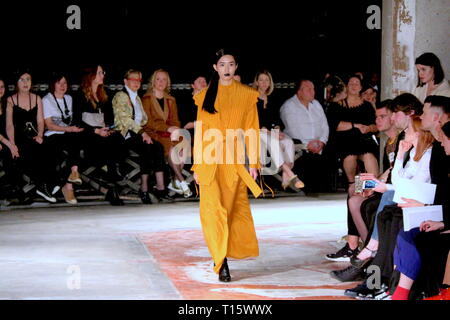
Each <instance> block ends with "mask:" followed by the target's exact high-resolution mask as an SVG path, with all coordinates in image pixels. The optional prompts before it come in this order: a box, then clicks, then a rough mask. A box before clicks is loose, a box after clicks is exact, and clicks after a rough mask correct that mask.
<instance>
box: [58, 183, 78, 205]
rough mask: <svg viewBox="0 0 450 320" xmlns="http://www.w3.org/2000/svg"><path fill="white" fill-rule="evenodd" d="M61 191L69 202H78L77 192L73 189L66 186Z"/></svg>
mask: <svg viewBox="0 0 450 320" xmlns="http://www.w3.org/2000/svg"><path fill="white" fill-rule="evenodd" d="M61 191H62V193H63V195H64V200H66V202H67V203H70V204H77V203H78V201H77V198H75V194H74V192H73V190H69V189H67V188H66V186H64V187H63V188H62V189H61Z"/></svg>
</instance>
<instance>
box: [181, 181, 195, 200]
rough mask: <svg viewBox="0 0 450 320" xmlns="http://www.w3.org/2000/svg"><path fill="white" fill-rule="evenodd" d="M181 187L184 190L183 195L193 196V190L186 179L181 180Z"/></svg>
mask: <svg viewBox="0 0 450 320" xmlns="http://www.w3.org/2000/svg"><path fill="white" fill-rule="evenodd" d="M180 187H181V190H183V196H184V197H185V198H189V197H190V196H192V191H191V189H190V188H189V185H188V184H187V182H186V181H181V183H180Z"/></svg>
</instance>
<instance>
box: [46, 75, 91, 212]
mask: <svg viewBox="0 0 450 320" xmlns="http://www.w3.org/2000/svg"><path fill="white" fill-rule="evenodd" d="M67 88H68V85H67V77H66V76H65V75H64V74H62V73H54V74H53V76H52V79H51V81H50V92H49V93H48V94H47V95H46V96H45V97H43V98H42V107H43V112H44V120H45V125H46V127H47V129H48V130H47V131H46V132H45V146H46V150H47V152H48V154H49V155H51V157H52V158H54V159H61V160H62V159H65V160H66V161H67V163H66V166H65V168H66V169H64V170H63V169H62V170H61V174H60V177H61V178H60V179H61V181H62V184H63V185H64V186H63V187H62V188H61V191H62V193H63V195H64V199H65V201H66V202H67V203H70V204H76V203H77V199H76V197H75V193H74V189H73V184H77V185H80V184H81V183H82V181H81V178H80V175H79V173H78V166H79V165H80V163H81V158H80V151H81V149H82V139H81V134H80V133H81V132H82V131H83V129H82V128H80V127H77V126H75V125H73V102H72V97H71V96H70V95H68V94H66V92H67ZM63 151H66V152H67V156H65V155H64V154H63ZM59 162H61V161H59Z"/></svg>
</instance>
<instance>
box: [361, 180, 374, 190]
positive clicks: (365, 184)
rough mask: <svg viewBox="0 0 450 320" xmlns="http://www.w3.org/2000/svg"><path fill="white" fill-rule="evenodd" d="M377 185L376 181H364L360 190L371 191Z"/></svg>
mask: <svg viewBox="0 0 450 320" xmlns="http://www.w3.org/2000/svg"><path fill="white" fill-rule="evenodd" d="M377 184H378V183H377V182H376V181H374V180H365V181H364V182H363V186H362V188H363V189H373V188H375V187H376V186H377Z"/></svg>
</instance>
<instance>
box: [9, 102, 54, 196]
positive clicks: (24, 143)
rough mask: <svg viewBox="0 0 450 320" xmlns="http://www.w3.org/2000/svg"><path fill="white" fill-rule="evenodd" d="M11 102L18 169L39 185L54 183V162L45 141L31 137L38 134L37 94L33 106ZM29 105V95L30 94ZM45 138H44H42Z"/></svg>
mask: <svg viewBox="0 0 450 320" xmlns="http://www.w3.org/2000/svg"><path fill="white" fill-rule="evenodd" d="M11 100H12V102H13V122H14V140H15V141H14V142H15V144H16V146H17V148H18V149H19V154H20V157H19V158H17V159H16V161H15V162H16V163H17V165H18V166H19V168H20V169H19V170H20V171H23V172H25V173H26V174H27V175H28V176H29V177H30V178H31V179H32V180H33V182H35V183H36V184H37V185H38V186H39V187H40V186H42V185H43V184H47V185H49V186H50V185H54V184H56V180H55V179H54V177H53V176H54V172H55V171H56V162H55V159H53V157H51V156H50V155H49V153H48V150H47V149H46V145H45V143H42V144H39V143H37V142H36V141H35V140H34V139H33V138H34V137H36V136H37V135H38V124H37V113H38V106H37V96H36V102H35V105H34V107H32V108H30V109H29V110H25V109H23V108H21V107H19V101H18V100H16V101H15V100H14V99H13V98H11ZM30 107H31V95H30ZM44 139H45V138H44Z"/></svg>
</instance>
